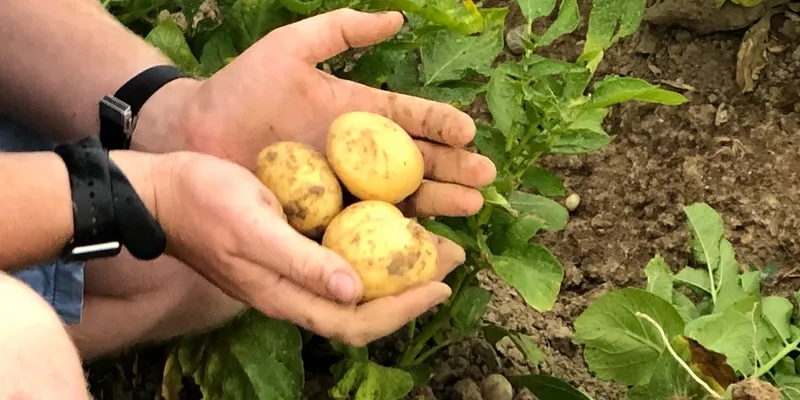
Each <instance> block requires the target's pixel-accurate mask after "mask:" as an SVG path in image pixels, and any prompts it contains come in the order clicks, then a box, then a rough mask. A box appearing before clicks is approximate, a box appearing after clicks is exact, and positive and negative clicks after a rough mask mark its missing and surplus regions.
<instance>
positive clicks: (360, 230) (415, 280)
mask: <svg viewBox="0 0 800 400" xmlns="http://www.w3.org/2000/svg"><path fill="white" fill-rule="evenodd" d="M354 226H355V227H354V228H353V229H350V230H348V231H345V232H343V234H342V235H341V236H331V237H330V240H329V241H328V246H327V247H328V248H330V249H331V250H333V251H334V252H336V253H337V254H339V255H340V256H342V258H344V259H345V260H347V261H348V262H349V263H350V265H351V266H352V267H353V268H354V269H355V271H356V272H357V273H358V274H359V276H360V277H361V280H362V282H363V284H364V295H363V297H362V299H363V300H364V301H370V300H374V299H377V298H381V297H385V296H392V295H396V294H399V293H401V292H404V291H405V290H407V289H409V288H410V287H412V286H416V285H420V284H425V283H428V282H430V281H431V280H432V279H433V278H434V277H435V276H436V271H437V262H438V254H437V249H436V242H435V239H434V238H433V237H432V235H431V234H430V233H429V232H428V231H427V230H426V229H425V228H424V227H423V226H422V225H420V224H419V223H417V222H416V221H414V220H413V219H410V218H392V217H389V218H383V219H373V220H367V221H364V222H361V223H360V224H358V225H357V226H356V225H354Z"/></svg>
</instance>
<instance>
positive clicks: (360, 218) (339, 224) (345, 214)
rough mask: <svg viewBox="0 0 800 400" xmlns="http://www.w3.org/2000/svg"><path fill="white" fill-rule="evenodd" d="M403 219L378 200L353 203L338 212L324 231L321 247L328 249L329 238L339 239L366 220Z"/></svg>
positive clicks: (388, 205)
mask: <svg viewBox="0 0 800 400" xmlns="http://www.w3.org/2000/svg"><path fill="white" fill-rule="evenodd" d="M387 218H389V219H392V218H403V213H402V212H401V211H400V210H399V209H398V208H397V207H395V206H393V205H391V204H389V203H386V202H383V201H378V200H365V201H359V202H358V203H353V204H351V205H349V206H347V207H346V208H345V209H344V211H342V212H340V213H339V215H337V216H336V217H335V218H334V219H333V221H331V223H330V224H328V228H327V229H326V230H325V235H324V236H322V245H323V246H325V247H328V245H329V244H330V243H331V240H332V239H331V238H339V237H341V236H342V235H343V234H344V233H346V232H348V231H350V230H352V229H353V228H355V227H357V226H359V225H360V224H362V223H363V222H365V221H368V220H377V219H387Z"/></svg>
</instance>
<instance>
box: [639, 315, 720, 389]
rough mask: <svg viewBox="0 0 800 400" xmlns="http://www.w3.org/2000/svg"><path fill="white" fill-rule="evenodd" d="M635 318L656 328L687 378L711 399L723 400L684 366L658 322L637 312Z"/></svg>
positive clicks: (684, 363)
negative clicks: (686, 374)
mask: <svg viewBox="0 0 800 400" xmlns="http://www.w3.org/2000/svg"><path fill="white" fill-rule="evenodd" d="M636 316H637V317H639V318H644V319H645V320H647V322H649V323H651V324H653V326H655V327H656V329H657V330H658V333H659V334H661V341H662V342H663V343H664V346H666V347H667V350H668V351H669V354H671V355H672V357H673V358H674V359H675V361H677V362H678V364H680V366H681V367H683V369H685V370H686V372H687V373H688V374H689V376H691V377H692V379H694V380H695V382H697V384H699V385H700V386H701V387H702V388H703V389H705V391H706V392H708V394H709V395H711V397H713V398H715V399H723V398H724V397H722V396H720V395H719V393H717V392H715V391H714V389H711V387H710V386H708V384H707V383H706V382H705V381H703V380H702V379H700V377H698V376H697V375H695V373H694V371H692V369H691V368H690V367H689V366H688V365H686V362H685V361H683V359H682V358H681V357H680V356H679V355H678V353H676V352H675V350H674V349H673V348H672V346H671V345H670V344H669V339H668V338H667V334H666V333H665V332H664V329H663V328H661V325H659V324H658V322H656V320H654V319H653V318H651V317H650V316H649V315H647V314H645V313H641V312H638V311H637V312H636Z"/></svg>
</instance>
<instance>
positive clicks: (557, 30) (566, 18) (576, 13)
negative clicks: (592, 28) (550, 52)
mask: <svg viewBox="0 0 800 400" xmlns="http://www.w3.org/2000/svg"><path fill="white" fill-rule="evenodd" d="M580 20H581V12H580V9H579V8H578V0H561V6H560V7H559V10H558V18H556V20H555V21H554V22H553V24H552V25H550V27H549V28H547V30H546V31H545V32H544V34H542V36H541V37H540V38H539V40H537V41H536V47H544V46H549V45H550V44H551V43H553V41H554V40H556V39H558V38H559V37H561V36H563V35H566V34H569V33H572V32H573V31H574V30H575V29H576V28H577V27H578V24H579V23H580Z"/></svg>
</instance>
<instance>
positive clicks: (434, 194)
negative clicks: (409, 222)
mask: <svg viewBox="0 0 800 400" xmlns="http://www.w3.org/2000/svg"><path fill="white" fill-rule="evenodd" d="M397 207H398V208H400V210H402V211H403V214H406V215H408V216H415V217H423V216H424V217H435V216H447V217H467V216H470V215H475V213H477V212H478V211H480V210H481V207H483V196H482V195H481V193H480V192H479V191H478V190H477V189H472V188H468V187H466V186H461V185H456V184H453V183H441V182H433V181H429V180H424V181H422V185H420V187H419V189H417V191H416V192H414V193H413V194H412V195H411V196H409V197H408V198H406V199H405V200H403V201H402V202H401V203H400V204H398V205H397Z"/></svg>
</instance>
